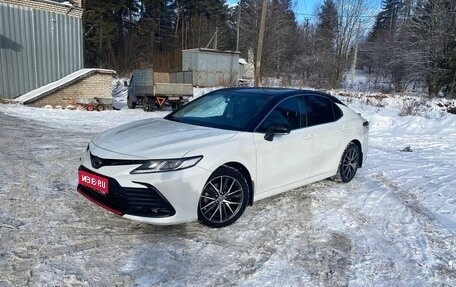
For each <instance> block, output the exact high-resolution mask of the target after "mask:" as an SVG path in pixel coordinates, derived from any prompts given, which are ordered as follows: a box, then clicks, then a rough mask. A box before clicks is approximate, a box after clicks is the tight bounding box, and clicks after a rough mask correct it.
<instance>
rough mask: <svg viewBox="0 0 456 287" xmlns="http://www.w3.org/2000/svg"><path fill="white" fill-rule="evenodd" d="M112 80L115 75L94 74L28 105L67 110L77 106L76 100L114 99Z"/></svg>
mask: <svg viewBox="0 0 456 287" xmlns="http://www.w3.org/2000/svg"><path fill="white" fill-rule="evenodd" d="M112 79H113V74H110V73H94V74H92V75H89V76H87V77H85V78H83V79H79V80H77V81H75V82H73V83H71V84H68V85H66V86H63V87H61V88H59V89H57V90H56V91H54V92H51V93H49V94H48V95H46V96H44V97H42V98H40V99H38V100H36V101H34V102H31V103H29V104H27V105H28V106H33V107H44V106H46V105H51V106H53V107H56V106H62V107H64V108H65V107H66V106H68V105H73V106H77V104H76V100H77V99H79V98H94V97H98V98H112Z"/></svg>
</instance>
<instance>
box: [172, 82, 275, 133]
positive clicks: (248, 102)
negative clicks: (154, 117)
mask: <svg viewBox="0 0 456 287" xmlns="http://www.w3.org/2000/svg"><path fill="white" fill-rule="evenodd" d="M270 99H271V97H270V96H268V95H265V94H258V93H247V92H234V91H223V90H222V91H216V92H212V93H209V94H207V95H205V96H202V97H200V98H198V99H196V100H194V101H192V102H190V103H188V104H187V105H185V106H184V107H182V108H181V109H179V110H177V111H176V112H174V113H171V114H169V115H168V116H166V117H165V119H168V120H172V121H178V122H182V123H188V124H194V125H200V126H207V127H214V128H220V129H228V130H237V131H245V130H246V129H247V127H248V126H249V124H250V123H251V122H252V121H253V120H254V119H255V118H256V117H257V116H258V114H259V113H260V112H261V111H262V110H263V109H264V107H265V106H266V104H267V103H268V101H269V100H270Z"/></svg>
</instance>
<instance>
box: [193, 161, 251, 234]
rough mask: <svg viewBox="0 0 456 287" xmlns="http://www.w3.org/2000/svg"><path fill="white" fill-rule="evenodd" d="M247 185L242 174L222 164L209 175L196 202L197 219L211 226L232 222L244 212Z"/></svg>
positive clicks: (247, 193) (247, 190) (221, 225)
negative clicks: (197, 202)
mask: <svg viewBox="0 0 456 287" xmlns="http://www.w3.org/2000/svg"><path fill="white" fill-rule="evenodd" d="M248 198H249V187H248V184H247V181H246V180H245V178H244V176H243V175H242V174H241V173H240V172H239V171H237V170H236V169H234V168H231V167H228V166H222V167H220V168H218V169H217V170H216V171H214V173H213V174H212V175H211V176H210V177H209V179H208V180H207V182H206V185H205V186H204V188H203V191H202V193H201V197H200V200H199V204H198V219H199V221H200V222H201V223H202V224H204V225H207V226H209V227H213V228H220V227H225V226H228V225H230V224H232V223H234V222H235V221H236V220H238V219H239V217H241V215H242V213H243V212H244V210H245V208H246V206H247V203H248Z"/></svg>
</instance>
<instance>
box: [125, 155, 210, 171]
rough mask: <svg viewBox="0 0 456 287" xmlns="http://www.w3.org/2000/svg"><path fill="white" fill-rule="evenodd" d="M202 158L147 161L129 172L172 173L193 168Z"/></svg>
mask: <svg viewBox="0 0 456 287" xmlns="http://www.w3.org/2000/svg"><path fill="white" fill-rule="evenodd" d="M202 158H203V156H195V157H187V158H176V159H157V160H149V161H146V162H145V163H143V164H142V165H141V166H140V167H138V168H136V169H134V170H133V171H131V173H132V174H138V173H139V174H140V173H152V172H163V171H174V170H180V169H185V168H189V167H192V166H195V165H196V164H197V163H198V162H199V161H200V160H201V159H202Z"/></svg>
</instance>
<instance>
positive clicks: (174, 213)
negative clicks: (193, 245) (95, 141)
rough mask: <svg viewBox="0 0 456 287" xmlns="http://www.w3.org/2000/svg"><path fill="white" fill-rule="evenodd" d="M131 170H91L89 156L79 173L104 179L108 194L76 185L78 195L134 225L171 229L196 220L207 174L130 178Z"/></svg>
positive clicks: (187, 171)
mask: <svg viewBox="0 0 456 287" xmlns="http://www.w3.org/2000/svg"><path fill="white" fill-rule="evenodd" d="M136 167H137V165H135V166H103V167H101V168H99V169H95V168H93V167H92V165H91V162H90V155H89V154H88V153H87V154H86V155H84V156H83V158H82V164H81V166H80V168H79V169H80V170H83V171H85V172H88V173H92V174H94V175H97V176H102V177H104V178H107V179H108V189H109V191H108V193H107V194H104V193H100V192H98V191H96V190H94V189H91V188H89V187H87V186H84V185H81V184H79V185H78V188H77V189H78V192H79V193H81V194H82V195H83V196H84V197H86V198H88V199H89V200H91V201H92V202H94V203H96V204H98V205H99V206H101V207H103V208H105V209H107V210H109V211H111V212H113V213H115V214H117V215H120V216H122V217H125V218H128V219H132V220H135V221H140V222H145V223H151V224H158V225H171V224H179V223H184V222H189V221H194V220H196V219H197V218H198V201H199V197H200V194H201V191H202V189H203V187H204V185H205V183H206V181H207V179H208V178H209V176H210V172H209V171H207V170H205V169H202V168H200V167H198V166H195V167H192V168H188V169H184V170H178V171H171V172H161V173H149V174H130V171H131V170H133V169H134V168H136Z"/></svg>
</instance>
